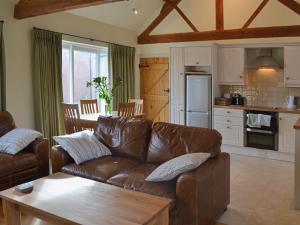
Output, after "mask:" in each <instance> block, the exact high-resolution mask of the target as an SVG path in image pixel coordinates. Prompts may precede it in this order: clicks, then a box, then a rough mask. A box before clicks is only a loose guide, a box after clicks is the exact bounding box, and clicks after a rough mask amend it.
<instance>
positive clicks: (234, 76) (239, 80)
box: [219, 47, 245, 85]
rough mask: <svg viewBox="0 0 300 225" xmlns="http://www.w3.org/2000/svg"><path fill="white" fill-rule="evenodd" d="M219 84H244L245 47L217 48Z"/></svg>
mask: <svg viewBox="0 0 300 225" xmlns="http://www.w3.org/2000/svg"><path fill="white" fill-rule="evenodd" d="M219 84H223V85H245V49H244V48H229V47H228V48H227V47H226V48H220V49H219Z"/></svg>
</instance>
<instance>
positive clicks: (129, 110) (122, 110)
mask: <svg viewBox="0 0 300 225" xmlns="http://www.w3.org/2000/svg"><path fill="white" fill-rule="evenodd" d="M134 113H135V103H134V102H131V103H119V110H118V116H125V117H130V116H134Z"/></svg>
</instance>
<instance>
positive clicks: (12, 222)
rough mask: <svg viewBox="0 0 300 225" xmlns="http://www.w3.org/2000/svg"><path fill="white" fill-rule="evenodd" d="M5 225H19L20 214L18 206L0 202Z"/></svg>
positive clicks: (4, 201)
mask: <svg viewBox="0 0 300 225" xmlns="http://www.w3.org/2000/svg"><path fill="white" fill-rule="evenodd" d="M2 204H3V211H4V221H5V225H21V212H20V210H19V209H18V206H17V205H16V204H14V203H11V202H9V201H7V200H4V199H3V200H2Z"/></svg>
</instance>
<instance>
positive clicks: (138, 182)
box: [107, 163, 176, 199]
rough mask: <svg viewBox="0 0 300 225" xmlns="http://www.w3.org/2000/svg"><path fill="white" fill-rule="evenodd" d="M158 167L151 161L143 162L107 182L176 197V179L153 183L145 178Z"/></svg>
mask: <svg viewBox="0 0 300 225" xmlns="http://www.w3.org/2000/svg"><path fill="white" fill-rule="evenodd" d="M156 167H157V166H155V165H153V164H149V163H145V164H141V165H139V166H136V167H134V168H133V169H131V170H130V171H125V172H122V173H119V174H117V175H115V176H113V177H111V178H110V179H109V180H107V183H108V184H112V185H115V186H119V187H123V188H126V189H130V190H134V191H139V192H143V193H147V194H152V195H157V196H161V197H165V198H171V199H175V197H176V183H175V182H174V181H169V182H159V183H153V182H147V181H146V180H145V178H146V177H147V176H148V175H149V174H150V173H151V172H152V171H153V170H155V168H156Z"/></svg>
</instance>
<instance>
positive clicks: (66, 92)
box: [62, 48, 72, 103]
mask: <svg viewBox="0 0 300 225" xmlns="http://www.w3.org/2000/svg"><path fill="white" fill-rule="evenodd" d="M70 55H71V51H70V48H63V50H62V84H63V98H64V102H66V103H69V102H72V101H71V95H70V93H71V85H72V83H71V67H70V66H71V64H70V58H71V57H70Z"/></svg>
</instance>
